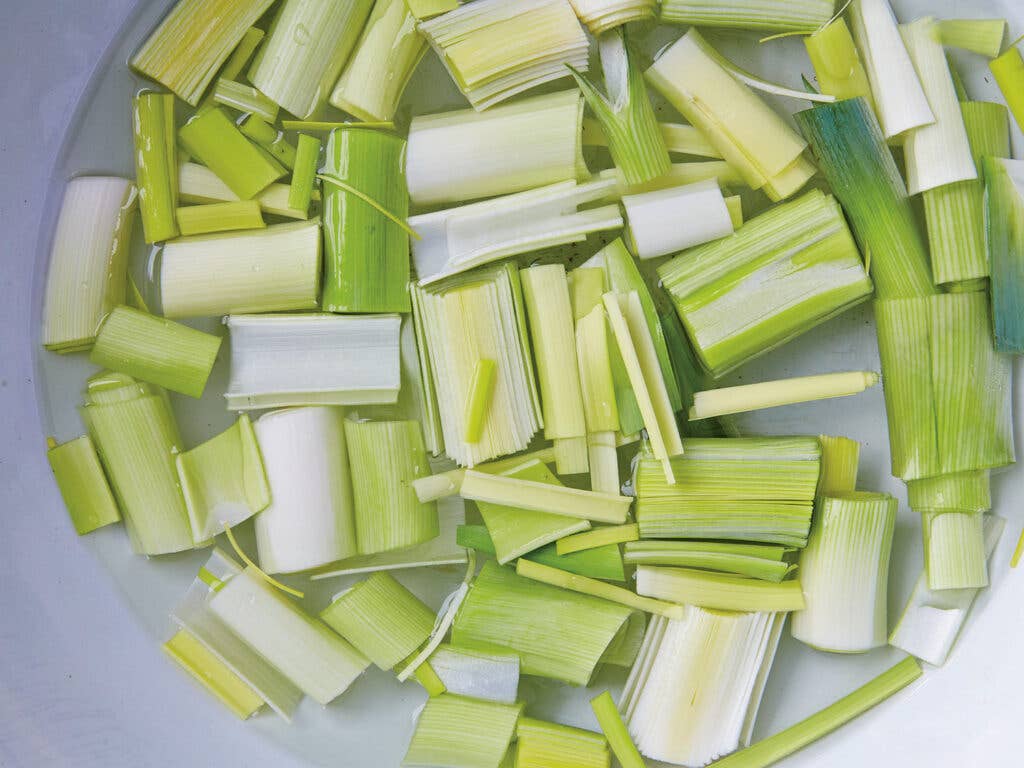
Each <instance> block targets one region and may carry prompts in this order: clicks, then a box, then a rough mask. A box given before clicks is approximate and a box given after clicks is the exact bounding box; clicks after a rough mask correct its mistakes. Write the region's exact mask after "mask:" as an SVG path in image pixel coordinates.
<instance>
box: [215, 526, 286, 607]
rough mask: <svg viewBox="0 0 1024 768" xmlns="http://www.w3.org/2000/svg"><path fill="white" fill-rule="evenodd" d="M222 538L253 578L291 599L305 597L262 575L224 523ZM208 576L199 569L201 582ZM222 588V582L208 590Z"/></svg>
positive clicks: (264, 574)
mask: <svg viewBox="0 0 1024 768" xmlns="http://www.w3.org/2000/svg"><path fill="white" fill-rule="evenodd" d="M224 536H225V537H226V538H227V540H228V543H229V544H230V545H231V548H232V549H233V550H234V551H235V554H236V555H238V559H239V560H241V561H242V562H243V563H245V564H246V566H248V567H249V568H250V569H251V570H252V573H253V575H254V576H258V577H259V578H260V579H262V580H263V583H264V584H269V585H270V586H272V587H274V589H279V590H281V591H282V592H285V593H287V594H289V595H291V596H292V597H297V598H299V599H302V598H303V597H305V596H306V593H305V592H302V591H301V590H298V589H294V588H292V587H289V586H288V585H287V584H282V583H281V582H280V581H278V580H277V579H275V578H274V577H273V576H269V575H267V574H266V573H264V572H263V571H262V570H261V569H260V567H259V566H258V565H256V563H254V562H253V561H252V558H251V557H249V556H248V555H247V554H245V550H244V549H242V547H241V546H240V545H239V544H238V539H236V538H235V534H233V533H232V532H231V527H230V526H229V525H227V524H226V523H225V524H224ZM208 575H209V574H207V573H205V572H204V570H203V569H200V571H199V578H200V579H201V580H202V581H204V582H206V581H207V576H208ZM223 586H224V582H222V581H221V582H215V583H213V584H210V588H211V589H212V590H213V591H214V592H217V591H219V590H220V589H222V588H223Z"/></svg>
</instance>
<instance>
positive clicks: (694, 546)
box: [569, 537, 796, 583]
mask: <svg viewBox="0 0 1024 768" xmlns="http://www.w3.org/2000/svg"><path fill="white" fill-rule="evenodd" d="M569 538H572V537H569ZM787 551H789V550H787V549H786V548H785V547H778V546H771V545H767V544H722V543H718V542H713V541H649V540H642V541H631V542H626V546H625V552H624V553H623V560H624V561H625V562H626V563H627V564H628V565H669V566H675V567H679V568H699V569H701V570H706V571H719V572H722V573H734V574H736V575H737V576H747V577H749V578H752V579H763V580H764V581H774V582H776V583H777V582H780V581H782V580H783V579H784V578H785V577H786V576H788V575H789V574H790V573H792V572H793V570H794V569H795V567H796V566H793V565H790V564H789V563H787V562H785V561H784V560H783V559H782V558H783V555H784V554H785V553H786V552H787Z"/></svg>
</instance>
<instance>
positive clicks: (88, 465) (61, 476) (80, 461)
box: [46, 435, 121, 536]
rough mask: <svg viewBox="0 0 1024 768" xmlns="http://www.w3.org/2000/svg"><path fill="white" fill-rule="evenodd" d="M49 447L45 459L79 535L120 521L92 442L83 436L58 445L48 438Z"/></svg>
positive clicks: (112, 495)
mask: <svg viewBox="0 0 1024 768" xmlns="http://www.w3.org/2000/svg"><path fill="white" fill-rule="evenodd" d="M47 448H48V449H47V451H46V458H47V460H48V461H49V462H50V469H52V470H53V476H54V479H56V481H57V488H59V489H60V495H61V498H63V499H64V506H65V507H67V510H68V515H69V516H70V517H71V523H72V524H73V525H74V526H75V531H76V532H77V533H78V535H79V536H84V535H85V534H87V533H92V532H93V531H95V530H96V529H98V528H102V527H103V526H105V525H110V524H111V523H116V522H119V521H120V520H121V513H120V511H118V509H117V502H115V501H114V494H113V493H112V492H111V490H110V485H109V484H108V483H107V477H106V475H104V474H103V467H101V466H100V459H99V456H97V455H96V448H95V446H94V445H93V442H92V439H91V438H90V437H89V436H88V435H82V436H81V437H77V438H75V439H74V440H69V441H68V442H66V443H62V444H61V445H57V442H56V441H55V440H53V438H49V439H48V440H47Z"/></svg>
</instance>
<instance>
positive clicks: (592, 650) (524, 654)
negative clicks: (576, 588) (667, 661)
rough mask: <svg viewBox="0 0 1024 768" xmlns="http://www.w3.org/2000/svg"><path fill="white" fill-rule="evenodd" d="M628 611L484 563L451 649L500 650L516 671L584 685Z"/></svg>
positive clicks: (623, 624)
mask: <svg viewBox="0 0 1024 768" xmlns="http://www.w3.org/2000/svg"><path fill="white" fill-rule="evenodd" d="M631 613H632V611H631V610H630V609H629V608H626V607H624V606H621V605H618V604H616V603H612V602H609V601H607V600H602V599H600V598H596V597H591V596H590V595H581V594H579V593H576V592H568V591H566V590H564V589H559V588H558V587H552V586H549V585H547V584H540V583H538V582H536V581H533V580H531V579H526V578H523V577H521V576H517V575H516V573H515V571H513V570H512V569H510V568H507V567H504V566H500V565H498V564H497V563H495V562H494V561H492V560H489V561H487V562H486V563H484V567H483V569H482V570H481V571H480V573H479V575H478V576H477V577H476V580H475V581H474V582H473V584H472V586H471V587H470V588H469V594H468V595H467V596H466V599H465V601H463V603H462V607H461V608H460V610H459V612H458V615H457V616H456V617H455V623H454V624H453V625H452V640H451V641H452V643H453V644H454V645H464V646H470V647H472V646H478V645H481V644H484V645H489V646H494V645H498V646H503V647H506V648H509V649H510V650H512V651H514V652H515V653H516V654H517V655H518V656H519V662H520V671H521V673H522V674H524V675H537V676H540V677H549V678H553V679H555V680H562V681H565V682H567V683H570V684H571V685H586V684H587V683H588V682H589V681H590V680H591V678H592V677H593V676H594V673H595V671H596V669H597V667H598V665H599V664H600V662H601V659H602V657H603V656H604V654H605V652H606V651H607V649H608V647H609V646H610V645H611V644H612V641H613V640H615V639H616V637H617V636H618V635H619V634H620V632H623V631H625V627H626V626H627V624H628V623H629V622H628V620H629V617H630V614H631Z"/></svg>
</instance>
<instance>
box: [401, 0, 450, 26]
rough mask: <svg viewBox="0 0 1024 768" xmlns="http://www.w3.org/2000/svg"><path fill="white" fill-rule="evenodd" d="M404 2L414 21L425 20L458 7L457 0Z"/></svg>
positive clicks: (413, 0)
mask: <svg viewBox="0 0 1024 768" xmlns="http://www.w3.org/2000/svg"><path fill="white" fill-rule="evenodd" d="M406 4H407V5H408V6H409V11H410V12H411V13H412V15H413V16H414V17H415V18H416V21H425V20H426V19H430V18H433V17H434V16H440V15H441V14H442V13H446V12H448V11H452V10H455V9H456V8H458V7H459V0H406Z"/></svg>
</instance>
